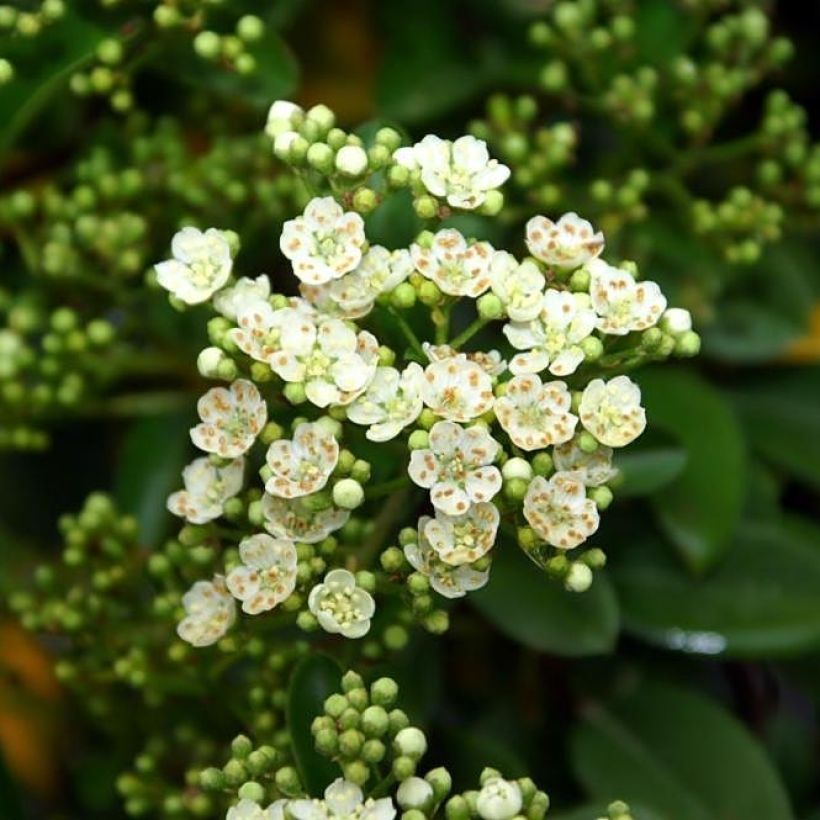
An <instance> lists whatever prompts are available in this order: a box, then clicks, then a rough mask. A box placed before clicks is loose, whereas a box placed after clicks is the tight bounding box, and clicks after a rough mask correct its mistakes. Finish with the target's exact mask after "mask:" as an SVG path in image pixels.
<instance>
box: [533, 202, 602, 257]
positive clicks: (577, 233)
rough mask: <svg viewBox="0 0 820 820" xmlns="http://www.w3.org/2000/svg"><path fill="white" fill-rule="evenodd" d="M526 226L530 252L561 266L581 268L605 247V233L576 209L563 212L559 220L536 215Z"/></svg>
mask: <svg viewBox="0 0 820 820" xmlns="http://www.w3.org/2000/svg"><path fill="white" fill-rule="evenodd" d="M526 230H527V248H529V251H530V253H531V254H532V255H533V256H534V257H535V258H536V259H540V260H541V261H542V262H544V263H546V264H547V265H554V266H556V267H559V268H567V269H573V268H580V267H581V265H583V264H584V263H585V262H588V261H589V260H590V259H594V258H595V257H597V256H598V255H599V254H600V253H601V251H602V250H603V249H604V235H603V234H602V233H601V232H600V231H597V232H596V231H595V229H594V228H593V227H592V225H591V224H590V223H589V222H587V220H586V219H581V217H579V216H578V214H576V213H573V212H570V213H566V214H564V215H563V216H562V217H561V218H560V219H559V220H558V221H557V222H553V221H552V220H551V219H547V217H545V216H534V217H533V218H532V219H530V221H529V222H527V229H526Z"/></svg>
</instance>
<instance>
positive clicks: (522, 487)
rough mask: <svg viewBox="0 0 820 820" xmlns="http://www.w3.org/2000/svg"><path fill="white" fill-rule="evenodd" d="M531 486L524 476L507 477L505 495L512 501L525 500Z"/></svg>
mask: <svg viewBox="0 0 820 820" xmlns="http://www.w3.org/2000/svg"><path fill="white" fill-rule="evenodd" d="M529 486H530V484H529V481H528V480H526V479H523V478H513V479H509V480H507V479H505V480H504V496H505V497H506V498H508V499H509V500H510V501H515V502H520V501H523V500H524V496H525V495H526V494H527V490H528V488H529Z"/></svg>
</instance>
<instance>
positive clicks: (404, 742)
mask: <svg viewBox="0 0 820 820" xmlns="http://www.w3.org/2000/svg"><path fill="white" fill-rule="evenodd" d="M393 746H394V748H395V749H396V752H397V753H398V754H400V755H406V756H407V757H410V758H413V759H414V760H418V759H419V758H420V757H421V756H422V755H423V754H424V753H425V752H426V751H427V738H426V737H425V736H424V732H422V731H421V729H419V728H417V727H416V726H408V727H407V728H405V729H402V730H401V731H400V732H399V733H398V734H397V735H396V737H395V738H394V739H393Z"/></svg>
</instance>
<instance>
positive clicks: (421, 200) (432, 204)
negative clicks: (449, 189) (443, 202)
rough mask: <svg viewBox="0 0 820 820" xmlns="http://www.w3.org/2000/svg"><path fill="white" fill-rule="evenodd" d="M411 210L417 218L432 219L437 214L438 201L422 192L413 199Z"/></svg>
mask: <svg viewBox="0 0 820 820" xmlns="http://www.w3.org/2000/svg"><path fill="white" fill-rule="evenodd" d="M413 210H414V211H415V212H416V216H418V217H419V219H433V218H434V217H436V216H437V215H438V201H437V200H436V198H435V197H432V196H429V195H427V194H423V195H422V196H419V197H416V198H415V199H414V200H413Z"/></svg>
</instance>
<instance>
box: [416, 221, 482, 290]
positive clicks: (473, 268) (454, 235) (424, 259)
mask: <svg viewBox="0 0 820 820" xmlns="http://www.w3.org/2000/svg"><path fill="white" fill-rule="evenodd" d="M493 253H494V251H493V248H492V246H491V245H490V244H489V242H474V243H473V244H472V245H468V244H467V240H466V239H465V238H464V237H463V236H462V235H461V234H460V233H459V232H458V231H457V230H455V229H454V228H445V229H443V230H441V231H439V232H438V233H437V234H436V235H435V236H434V237H433V241H432V244H431V245H430V247H429V248H424V247H422V246H421V245H416V244H413V245H412V246H411V247H410V254H411V255H412V257H413V264H414V265H415V266H416V270H417V271H418V272H419V273H420V274H421V275H422V276H425V277H427V278H428V279H431V280H432V281H433V282H435V283H436V284H437V285H438V286H439V288H440V289H441V291H442V292H443V293H448V294H450V295H451V296H471V297H473V298H476V297H478V296H481V294H482V293H484V291H486V290H487V289H488V288H489V287H490V261H491V260H492V257H493Z"/></svg>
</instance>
